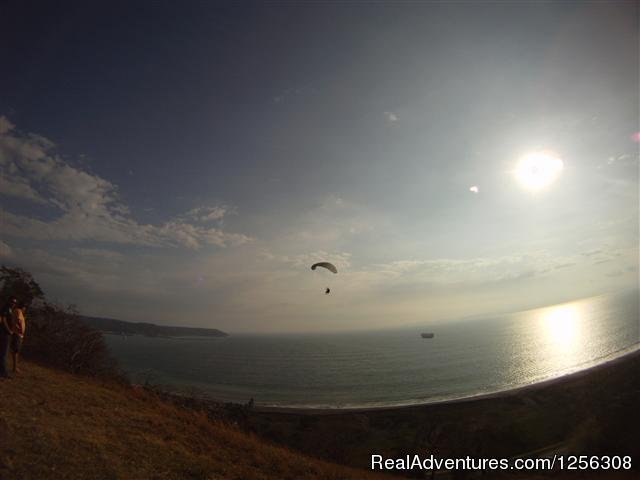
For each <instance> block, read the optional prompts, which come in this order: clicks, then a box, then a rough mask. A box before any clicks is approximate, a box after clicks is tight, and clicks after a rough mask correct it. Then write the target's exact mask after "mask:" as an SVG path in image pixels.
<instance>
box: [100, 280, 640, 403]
mask: <svg viewBox="0 0 640 480" xmlns="http://www.w3.org/2000/svg"><path fill="white" fill-rule="evenodd" d="M639 318H640V317H639V312H638V292H637V291H634V292H626V293H622V294H614V295H602V296H598V297H592V298H587V299H583V300H579V301H574V302H570V303H565V304H560V305H555V306H551V307H545V308H538V309H534V310H528V311H524V312H517V313H512V314H506V315H499V316H494V317H486V318H475V319H472V320H471V319H467V320H460V321H453V322H448V323H441V324H433V325H432V326H429V327H412V328H403V329H395V330H386V331H382V330H377V331H362V332H349V333H326V334H286V335H285V334H280V335H276V334H263V335H257V334H256V335H249V334H234V335H231V336H229V337H225V338H195V337H184V338H149V337H142V336H130V337H127V338H126V339H124V338H123V337H121V336H118V335H105V338H106V340H107V343H108V346H109V348H110V350H111V352H112V353H113V355H114V356H115V357H116V359H117V360H118V362H119V363H120V365H121V367H122V368H123V369H124V370H125V371H126V372H127V374H128V375H129V377H130V378H131V380H132V381H133V382H134V383H145V382H149V383H151V384H155V385H162V386H164V387H165V388H168V389H172V390H174V391H182V392H186V393H190V394H196V395H202V396H208V397H210V398H213V399H217V400H222V401H233V402H240V403H246V402H248V401H249V399H251V398H253V399H254V401H255V404H256V405H265V406H266V405H269V406H290V407H298V408H299V407H309V408H311V407H317V408H320V407H325V408H326V407H332V408H346V407H373V406H390V405H409V404H416V403H426V402H434V401H440V400H446V399H453V398H461V397H467V396H474V395H480V394H485V393H491V392H496V391H500V390H506V389H511V388H514V387H520V386H525V385H528V384H531V383H535V382H539V381H543V380H547V379H551V378H555V377H559V376H562V375H565V374H567V373H570V372H574V371H577V370H581V369H584V368H588V367H590V366H593V365H595V364H598V363H601V362H603V361H605V360H607V359H610V358H613V357H615V356H618V355H620V354H622V353H624V352H627V351H630V350H633V349H635V348H638V347H639V346H640V331H639V330H640V326H639V323H640V320H639ZM425 331H430V332H433V333H434V334H435V336H434V338H431V339H423V338H421V336H420V333H421V332H425Z"/></svg>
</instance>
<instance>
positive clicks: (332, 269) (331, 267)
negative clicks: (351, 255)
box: [311, 262, 338, 273]
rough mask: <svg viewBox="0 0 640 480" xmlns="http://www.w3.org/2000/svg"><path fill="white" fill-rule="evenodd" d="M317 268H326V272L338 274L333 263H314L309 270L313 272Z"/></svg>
mask: <svg viewBox="0 0 640 480" xmlns="http://www.w3.org/2000/svg"><path fill="white" fill-rule="evenodd" d="M318 267H323V268H326V269H327V270H329V271H330V272H333V273H338V269H337V268H336V266H335V265H334V264H333V263H329V262H318V263H314V264H313V265H311V270H315V269H316V268H318Z"/></svg>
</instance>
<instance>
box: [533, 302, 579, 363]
mask: <svg viewBox="0 0 640 480" xmlns="http://www.w3.org/2000/svg"><path fill="white" fill-rule="evenodd" d="M580 320H581V312H580V309H579V307H578V306H577V305H575V304H569V305H561V306H558V307H553V308H551V309H549V310H548V311H546V312H545V313H544V315H543V316H542V322H543V324H544V326H545V330H546V333H547V337H548V339H549V340H550V342H551V343H552V344H553V345H555V347H556V348H557V349H558V350H560V351H562V352H565V353H566V352H568V351H571V350H573V349H574V348H576V347H577V345H578V342H579V339H580V323H581V322H580Z"/></svg>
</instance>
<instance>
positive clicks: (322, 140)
mask: <svg viewBox="0 0 640 480" xmlns="http://www.w3.org/2000/svg"><path fill="white" fill-rule="evenodd" d="M223 5H224V4H223ZM274 5H275V4H265V5H264V6H262V7H246V8H234V7H225V6H223V7H214V6H213V4H210V3H209V2H189V5H187V6H185V5H183V4H182V3H181V4H179V5H178V4H177V3H171V2H169V3H167V4H156V2H153V3H151V2H137V3H136V4H129V3H127V2H125V3H119V2H115V3H114V2H83V3H73V2H63V4H59V3H58V2H56V4H53V3H51V2H46V3H43V4H37V3H33V2H4V3H3V6H2V7H1V10H0V53H1V58H2V63H3V66H2V67H3V68H2V75H0V172H1V176H0V202H1V203H0V208H1V212H0V213H1V219H0V242H1V243H0V255H1V261H2V263H4V264H6V265H18V266H21V267H23V268H25V269H27V270H29V271H31V272H32V273H33V274H34V275H35V277H36V279H37V280H38V281H39V282H40V283H41V285H42V286H43V288H44V290H45V291H46V292H47V294H48V296H49V297H51V298H52V299H55V300H58V301H60V302H63V303H74V304H76V305H77V306H78V307H79V308H80V310H81V311H82V312H83V313H85V314H88V315H96V316H107V317H112V318H119V319H123V320H132V321H153V322H156V323H161V324H176V325H190V326H203V327H216V328H221V329H223V330H228V331H231V332H241V331H317V330H335V329H359V328H378V327H393V326H398V325H404V324H412V323H419V322H428V321H441V320H444V319H454V318H458V317H461V316H468V315H475V314H479V313H491V312H504V311H511V310H517V309H524V308H531V307H534V306H542V305H547V304H551V303H556V302H559V301H564V300H569V299H574V298H580V297H584V296H588V295H595V294H599V293H603V292H610V291H616V290H621V289H626V288H631V287H634V286H637V283H638V270H637V265H638V145H639V143H638V141H639V140H640V136H639V135H638V130H640V127H639V125H638V104H639V98H638V97H639V94H638V87H639V83H638V38H639V35H638V21H637V19H638V4H637V3H635V2H606V3H605V2H598V3H587V2H583V3H578V2H558V3H551V2H549V3H546V2H545V3H542V2H541V3H540V4H534V3H528V4H525V3H516V2H514V3H513V4H507V3H504V2H499V3H484V4H483V3H480V2H475V3H473V4H471V3H469V4H465V3H460V2H458V3H456V4H454V5H448V4H445V3H435V2H434V3H424V4H422V5H415V4H413V5H409V4H407V5H405V6H400V7H397V6H396V7H392V6H390V5H387V6H385V5H383V4H380V3H378V4H375V5H370V6H362V5H361V6H357V7H356V6H353V5H351V4H350V5H349V6H336V5H334V6H319V4H317V3H316V4H314V6H304V7H303V6H298V7H293V6H274ZM310 5H311V4H310ZM541 152H543V153H541ZM527 155H529V156H530V155H538V156H540V155H542V156H543V159H546V160H548V159H549V158H551V159H554V161H556V160H558V159H559V160H560V161H561V162H562V169H561V170H558V171H554V172H551V173H553V175H552V176H555V177H557V178H555V180H554V181H549V182H547V181H546V180H545V181H544V182H543V183H545V185H543V186H542V188H539V189H534V188H532V185H531V181H530V182H529V184H527V178H526V175H530V174H526V173H525V180H524V183H523V182H522V181H518V179H517V174H518V172H519V170H518V169H519V167H518V165H520V164H519V161H520V160H521V159H522V158H523V157H526V156H527ZM545 168H546V167H545V166H544V162H543V163H542V164H540V165H533V167H532V171H533V175H534V176H535V175H538V176H540V174H542V176H543V177H544V175H546V174H549V173H550V172H548V171H546V170H545ZM530 180H531V179H530ZM534 180H535V179H534ZM318 260H328V261H331V262H333V263H334V264H335V265H337V266H338V269H339V270H340V271H339V273H338V275H333V274H331V273H329V272H320V271H315V272H312V271H311V270H310V269H309V266H310V265H311V263H313V262H314V261H318ZM326 286H330V287H331V290H332V293H331V294H330V295H327V296H325V295H324V294H323V293H324V288H325V287H326Z"/></svg>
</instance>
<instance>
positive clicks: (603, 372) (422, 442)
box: [243, 349, 640, 468]
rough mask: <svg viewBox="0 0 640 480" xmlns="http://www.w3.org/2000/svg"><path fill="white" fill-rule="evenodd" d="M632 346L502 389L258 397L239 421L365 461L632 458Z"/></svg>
mask: <svg viewBox="0 0 640 480" xmlns="http://www.w3.org/2000/svg"><path fill="white" fill-rule="evenodd" d="M638 404H640V350H638V349H636V350H633V351H631V352H629V353H627V354H625V355H622V356H620V357H617V358H615V359H613V360H611V361H608V362H605V363H603V364H600V365H597V366H594V367H592V368H590V369H587V370H583V371H579V372H575V373H573V374H570V375H566V376H562V377H559V378H555V379H552V380H548V381H544V382H540V383H536V384H532V385H529V386H526V387H522V388H517V389H513V390H509V391H502V392H496V393H492V394H487V395H481V396H478V397H472V398H464V399H458V400H452V401H445V402H436V403H430V404H425V405H412V406H405V407H380V408H368V409H366V408H365V409H340V410H337V409H290V408H289V409H287V408H265V407H262V408H260V407H257V408H253V409H251V410H250V411H249V412H248V414H247V416H246V418H245V419H244V422H243V424H244V426H245V428H247V429H248V430H250V431H253V432H255V433H257V434H259V435H261V436H264V437H266V438H268V439H270V440H273V441H275V442H277V443H280V444H284V445H291V446H294V445H295V447H296V448H297V449H299V450H301V451H303V452H305V453H309V454H313V455H315V456H320V457H321V458H327V459H332V460H333V461H337V462H340V463H344V464H347V465H351V466H355V467H359V468H366V467H367V465H368V463H369V462H370V455H371V454H373V453H376V454H382V455H391V456H392V455H398V454H400V453H402V454H431V453H433V454H435V455H436V456H448V457H456V456H460V457H466V456H467V455H469V456H472V457H516V456H522V455H527V454H534V455H543V454H544V455H547V454H554V453H558V454H582V455H584V454H594V455H595V454H600V455H602V454H605V453H606V454H609V455H631V456H632V457H633V458H634V459H635V463H634V466H635V468H638V466H639V465H638V463H637V461H638V459H639V458H640V456H639V453H640V452H639V451H638V450H639V446H638V443H637V441H636V439H637V428H638V425H637V421H633V420H632V419H634V418H636V417H635V415H636V409H637V405H638Z"/></svg>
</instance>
